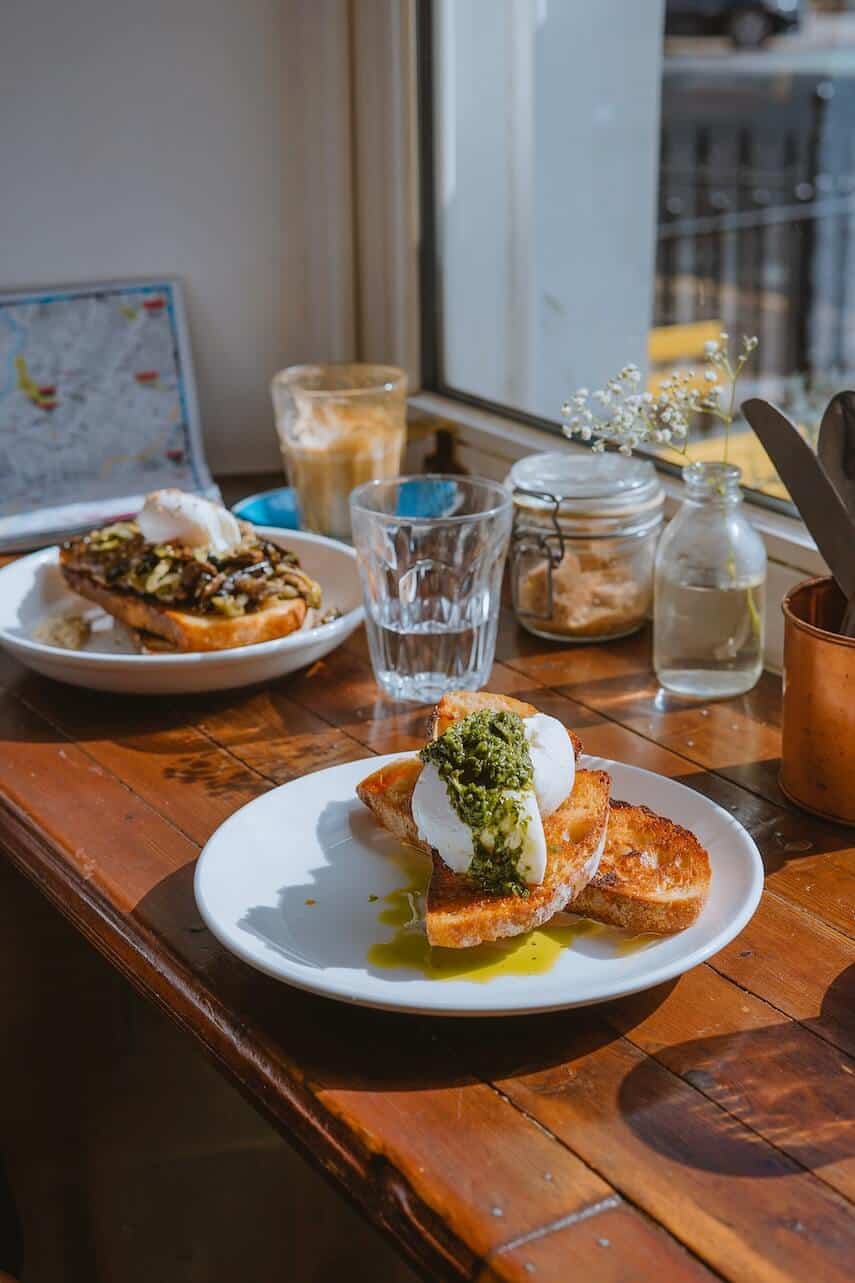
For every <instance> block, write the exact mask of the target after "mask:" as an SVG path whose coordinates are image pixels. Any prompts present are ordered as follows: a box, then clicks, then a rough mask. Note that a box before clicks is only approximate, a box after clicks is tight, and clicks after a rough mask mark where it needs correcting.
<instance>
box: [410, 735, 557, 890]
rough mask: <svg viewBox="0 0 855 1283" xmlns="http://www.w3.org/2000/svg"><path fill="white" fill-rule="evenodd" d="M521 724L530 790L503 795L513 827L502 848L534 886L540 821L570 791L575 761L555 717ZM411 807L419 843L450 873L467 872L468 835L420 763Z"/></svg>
mask: <svg viewBox="0 0 855 1283" xmlns="http://www.w3.org/2000/svg"><path fill="white" fill-rule="evenodd" d="M522 722H523V730H524V731H525V738H526V742H527V744H528V750H529V754H530V756H531V764H532V768H533V780H532V788H531V789H530V790H525V791H524V792H522V791H519V790H511V789H509V790H507V793H508V796H509V797H512V798H513V799H514V801H515V802H517V805H518V810H519V824H518V826H517V829H516V832H515V833H514V834H511V835H510V836H509V839H508V846H509V847H510V848H511V849H512V850H515V851H516V852H517V859H516V865H517V869H518V871H519V873H520V875H521V877H522V878H523V880H524V881H525V882H528V883H529V884H531V885H540V883H542V882H543V879H544V877H545V875H546V838H545V836H544V832H543V821H544V820H545V819H546V818H547V816H550V815H552V813H553V812H554V811H557V810H558V808H559V806H560V805H561V803H562V802H563V801H564V799H565V798H566V797H567V796H568V794H569V793H571V792H572V791H573V784H574V781H575V778H576V758H575V754H574V752H573V745H572V743H571V740H570V736H569V735H568V734H567V731H566V730H565V729H564V727H563V726H562V725H561V723H560V722H559V721H558V720H557V718H554V717H548V716H547V715H546V714H545V713H535V714H533V716H531V717H525V718H523V719H522ZM412 807H413V819H414V820H415V822H416V828H417V829H418V833H419V837H420V838H421V839H422V841H423V842H427V844H428V845H429V846H432V847H433V848H434V849H435V850H436V851H438V852H439V854H440V855H441V856H442V858H443V860H444V861H445V863H446V864H447V865H448V867H449V868H450V869H451V870H452V872H454V873H461V874H462V873H466V872H468V870H469V866H470V864H471V863H472V860H473V858H474V855H475V847H474V843H473V835H472V830H471V829H470V828H469V826H468V825H467V824H464V822H463V820H461V818H460V816H459V815H458V814H457V812H456V811H455V809H454V807H453V806H452V804H451V801H450V800H449V797H448V791H447V789H446V786H445V782H444V780H443V779H442V776H441V775H440V773H439V769H438V767H437V766H436V765H435V764H434V763H433V762H426V763H425V764H424V766H423V767H422V770H421V774H420V775H419V778H418V780H417V781H416V787H415V789H414V791H413V802H412ZM515 838H516V841H515V840H514V839H515Z"/></svg>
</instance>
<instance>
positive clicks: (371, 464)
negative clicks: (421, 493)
mask: <svg viewBox="0 0 855 1283" xmlns="http://www.w3.org/2000/svg"><path fill="white" fill-rule="evenodd" d="M271 392H272V396H273V408H274V410H275V413H276V429H277V432H278V434H279V443H280V446H281V448H282V457H283V459H284V462H285V469H286V471H287V473H288V477H289V480H290V481H291V484H292V485H293V486H294V489H295V490H296V492H297V500H298V502H299V506H300V519H301V525H302V527H303V529H304V530H314V531H316V532H318V533H319V534H324V535H331V536H332V537H333V538H335V539H349V538H350V510H349V507H348V496H349V495H350V492H351V490H353V488H354V487H355V486H358V485H362V484H363V483H364V482H366V481H383V480H386V479H388V478H392V477H396V476H397V475H398V474H399V472H400V470H401V454H402V452H403V448H404V439H405V436H406V427H407V424H406V408H407V376H406V374H405V373H404V371H403V370H399V369H398V368H397V367H396V366H393V365H362V364H355V363H350V362H348V363H342V364H331V365H292V366H291V367H290V368H289V369H287V370H281V371H280V372H279V373H278V374H276V375H274V378H273V382H272V384H271Z"/></svg>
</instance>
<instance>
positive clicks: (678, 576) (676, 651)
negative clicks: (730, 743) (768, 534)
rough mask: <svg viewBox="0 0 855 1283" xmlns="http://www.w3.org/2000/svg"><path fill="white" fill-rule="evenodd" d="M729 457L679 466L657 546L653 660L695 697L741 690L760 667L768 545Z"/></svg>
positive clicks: (667, 679)
mask: <svg viewBox="0 0 855 1283" xmlns="http://www.w3.org/2000/svg"><path fill="white" fill-rule="evenodd" d="M740 476H741V472H740V469H739V468H737V467H736V466H735V465H734V464H727V463H692V464H689V466H688V467H687V468H684V469H683V480H684V481H685V485H686V496H685V499H684V501H683V505H682V507H681V508H680V510H679V512H678V513H677V515H676V516H675V517H674V518H673V520H672V521H671V522H670V523H669V524H668V526H667V528H666V530H665V533H664V534H663V536H662V539H661V540H660V542H659V548H658V550H657V553H656V570H655V596H654V607H653V666H654V668H655V670H656V676H657V677H658V679H659V681H660V683H661V684H662V686H664V687H665V689H666V690H669V691H673V692H674V693H675V694H678V695H688V696H694V697H695V698H698V699H714V698H719V699H720V698H724V697H726V696H729V695H740V694H742V693H743V692H745V691H748V690H750V689H751V687H752V686H753V685H754V684H755V682H756V681H757V679H758V677H759V676H760V672H761V670H762V667H763V623H764V605H765V586H766V549H765V547H764V544H763V540H762V539H761V538H760V536H759V535H758V534H757V531H756V530H754V528H753V527H752V526H751V524H750V522H749V521H748V518H747V517H746V516H745V512H744V510H743V507H742V491H741V490H740V488H739V480H740Z"/></svg>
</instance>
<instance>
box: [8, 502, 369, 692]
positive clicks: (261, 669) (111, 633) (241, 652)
mask: <svg viewBox="0 0 855 1283" xmlns="http://www.w3.org/2000/svg"><path fill="white" fill-rule="evenodd" d="M258 531H259V534H261V535H263V536H264V537H265V538H266V539H270V540H271V542H273V543H278V544H281V545H282V547H284V548H290V549H292V550H293V551H294V552H295V553H296V554H297V556H298V557H299V558H300V565H301V566H302V567H303V569H304V570H305V571H307V573H308V574H310V575H311V576H312V578H313V579H317V581H318V583H319V584H320V585H321V587H322V589H323V592H324V603H325V604H326V605H327V606H338V608H339V610H341V611H342V612H343V613H342V617H341V618H340V619H336V620H334V621H333V622H332V623H330V624H322V625H321V626H320V627H318V628H306V629H301V630H300V631H299V632H296V633H292V634H291V635H290V636H289V637H280V638H278V639H277V640H275V641H267V642H259V643H258V645H256V646H236V647H235V648H234V649H233V650H221V651H211V652H209V653H207V654H203V653H198V654H188V655H139V654H136V653H135V652H134V650H133V646H132V643H131V639H130V635H129V634H128V632H127V630H126V629H125V628H124V627H123V626H122V625H121V624H118V623H117V622H116V621H115V620H114V619H112V618H111V616H109V615H107V614H105V612H104V611H103V610H101V609H100V607H98V606H94V605H93V604H92V602H88V601H85V600H84V599H83V598H82V597H79V596H78V595H77V594H76V593H73V592H71V590H70V589H69V588H67V587H66V584H65V582H64V580H63V578H62V575H61V574H60V570H59V550H58V549H57V548H45V549H44V550H43V551H42V552H34V553H32V554H31V556H29V557H21V558H20V559H19V560H18V561H13V562H12V563H11V564H10V565H8V566H6V567H4V569H3V570H0V645H2V646H3V647H4V648H5V649H6V650H8V651H9V652H10V654H12V655H14V656H15V658H16V659H18V660H20V662H21V663H22V664H26V665H27V667H28V668H32V669H34V670H35V671H36V672H37V673H43V674H44V675H45V676H46V677H54V678H56V679H57V680H58V681H61V682H70V683H71V685H72V686H87V687H90V688H91V689H93V690H106V691H123V692H125V693H129V694H145V695H162V694H170V695H171V694H184V693H189V692H191V691H211V690H226V689H228V688H230V687H234V686H249V685H252V684H253V683H255V682H264V681H271V680H272V679H273V678H275V677H281V676H282V675H283V674H284V673H292V672H294V670H295V669H297V668H303V667H305V666H306V665H307V664H311V663H314V661H315V660H316V659H320V658H321V657H322V656H323V655H326V654H328V653H329V652H330V651H331V650H333V649H334V648H335V647H336V646H338V645H339V644H340V643H341V642H343V641H344V639H345V638H346V637H349V636H350V634H351V633H352V632H353V631H354V629H355V628H357V627H358V626H359V624H360V623H361V622H362V604H361V603H362V594H361V592H360V587H359V576H358V575H357V571H356V554H355V553H354V551H353V549H352V548H348V547H347V545H346V544H342V543H337V542H336V541H335V540H334V539H324V538H323V536H322V535H311V534H305V533H303V532H298V531H296V530H279V529H276V528H275V527H273V526H259V527H258ZM69 613H78V614H84V615H85V616H86V617H87V619H89V620H90V621H91V622H92V625H93V632H92V636H91V638H90V640H89V642H88V643H87V646H86V647H85V649H83V650H79V651H75V650H63V649H61V648H60V647H58V646H49V645H46V644H45V643H43V642H38V641H35V640H34V639H33V632H34V630H35V628H36V626H37V625H38V623H39V621H40V620H42V619H43V618H44V617H45V616H47V615H55V614H56V615H63V614H69Z"/></svg>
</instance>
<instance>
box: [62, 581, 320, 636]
mask: <svg viewBox="0 0 855 1283" xmlns="http://www.w3.org/2000/svg"><path fill="white" fill-rule="evenodd" d="M60 564H61V570H62V575H63V578H64V579H65V582H66V583H67V584H68V586H69V587H70V588H71V589H73V591H74V592H76V593H78V594H79V596H81V597H85V598H86V599H87V600H88V601H94V602H95V603H96V604H97V605H99V606H101V607H102V608H103V609H104V610H106V611H107V613H108V614H110V615H112V616H113V617H114V618H115V619H118V620H120V621H121V622H122V623H123V624H126V625H127V626H128V627H129V628H133V629H135V630H137V631H141V632H147V633H154V634H155V636H157V637H162V638H164V639H165V640H166V641H168V642H169V643H170V644H171V645H172V646H174V647H175V649H176V650H178V651H213V650H230V649H232V648H233V647H237V646H249V645H252V644H253V643H255V642H263V641H273V640H275V639H276V638H279V637H287V636H288V635H289V634H290V633H293V632H296V631H297V629H298V628H300V627H302V625H303V622H304V621H305V618H306V612H307V609H308V608H307V606H306V603H305V601H304V600H303V598H302V597H293V598H291V599H290V600H289V601H285V602H280V603H278V604H277V605H275V606H269V607H267V609H262V610H258V611H255V612H254V613H253V614H250V615H239V616H238V617H237V618H235V619H225V618H223V619H219V618H217V617H216V616H213V617H212V616H207V615H191V614H190V613H188V612H187V611H181V610H170V609H168V608H167V607H165V606H157V605H155V604H154V603H153V602H149V601H146V600H145V598H144V597H142V596H135V595H134V594H132V593H118V592H113V591H112V590H111V589H109V588H104V587H102V586H101V584H98V583H96V582H95V581H94V580H93V579H91V578H90V577H89V576H88V575H86V574H84V573H82V572H80V571H78V570H75V569H74V568H73V567H71V566H67V565H63V564H62V563H60Z"/></svg>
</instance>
